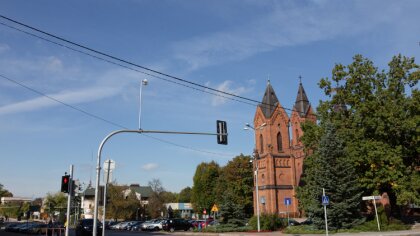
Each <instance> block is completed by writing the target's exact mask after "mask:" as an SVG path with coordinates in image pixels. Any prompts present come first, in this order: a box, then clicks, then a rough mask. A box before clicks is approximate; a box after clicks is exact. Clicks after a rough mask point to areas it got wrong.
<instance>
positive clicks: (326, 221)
mask: <svg viewBox="0 0 420 236" xmlns="http://www.w3.org/2000/svg"><path fill="white" fill-rule="evenodd" d="M322 196H324V197H325V188H322ZM324 217H325V235H327V236H328V219H327V205H326V204H324Z"/></svg>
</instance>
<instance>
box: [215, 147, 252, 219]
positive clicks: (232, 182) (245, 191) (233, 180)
mask: <svg viewBox="0 0 420 236" xmlns="http://www.w3.org/2000/svg"><path fill="white" fill-rule="evenodd" d="M250 160H251V157H250V156H244V155H243V154H240V155H239V156H236V157H235V158H233V159H232V160H231V161H229V162H228V163H227V165H226V166H224V167H223V168H222V170H221V172H220V176H219V179H218V181H217V185H216V189H215V191H216V193H217V195H216V196H217V201H216V202H217V203H219V204H238V205H240V206H242V207H241V209H242V210H243V212H242V215H243V216H245V217H251V216H252V215H253V210H254V209H253V172H252V164H251V162H250ZM226 190H229V198H226ZM225 201H229V203H228V202H225Z"/></svg>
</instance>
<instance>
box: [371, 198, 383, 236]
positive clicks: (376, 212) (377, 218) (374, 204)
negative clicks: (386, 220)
mask: <svg viewBox="0 0 420 236" xmlns="http://www.w3.org/2000/svg"><path fill="white" fill-rule="evenodd" d="M373 206H374V207H375V214H376V221H377V222H378V230H379V231H381V226H380V225H379V217H378V210H377V209H376V200H375V196H373Z"/></svg>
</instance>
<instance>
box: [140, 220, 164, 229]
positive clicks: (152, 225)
mask: <svg viewBox="0 0 420 236" xmlns="http://www.w3.org/2000/svg"><path fill="white" fill-rule="evenodd" d="M140 228H141V230H144V231H146V230H161V229H162V220H150V221H146V222H144V223H143V224H141V227H140Z"/></svg>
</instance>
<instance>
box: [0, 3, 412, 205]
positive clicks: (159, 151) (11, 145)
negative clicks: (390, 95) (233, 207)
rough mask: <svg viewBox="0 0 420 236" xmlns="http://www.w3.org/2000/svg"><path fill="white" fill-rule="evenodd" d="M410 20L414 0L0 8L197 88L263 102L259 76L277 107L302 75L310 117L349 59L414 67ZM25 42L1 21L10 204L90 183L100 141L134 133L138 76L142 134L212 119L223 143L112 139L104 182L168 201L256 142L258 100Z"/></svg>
mask: <svg viewBox="0 0 420 236" xmlns="http://www.w3.org/2000/svg"><path fill="white" fill-rule="evenodd" d="M418 9H420V2H419V1H414V0H413V1H410V0H405V1H383V0H380V1H365V0H363V1H327V0H312V1H309V0H308V1H303V0H297V1H287V0H284V1H269V0H267V1H260V0H230V1H222V0H215V1H194V0H183V1H180V0H172V1H165V0H162V1H154V0H142V1H139V0H121V1H108V0H106V1H81V0H75V1H71V2H68V1H51V0H38V1H23V0H3V1H1V2H0V14H1V15H2V16H5V17H8V18H11V19H13V20H16V21H19V22H21V23H24V24H27V25H29V26H32V27H35V28H37V29H40V30H43V31H46V32H48V33H50V34H54V35H57V36H59V37H62V38H64V39H66V40H69V41H72V42H76V43H78V44H80V45H84V46H87V47H89V48H92V49H95V50H97V51H101V52H104V53H107V54H109V55H112V56H114V57H118V58H121V59H124V60H126V61H129V62H132V63H135V64H137V65H141V66H144V67H147V68H150V69H153V70H155V71H159V72H162V73H165V74H169V75H172V76H175V77H178V78H181V79H184V80H187V81H191V82H193V83H196V84H200V85H203V86H207V87H210V88H214V89H218V90H222V91H225V92H229V93H233V94H236V95H239V96H242V97H246V98H249V99H252V100H257V101H261V100H262V97H263V94H264V91H265V87H266V85H267V81H268V79H269V80H270V83H271V85H272V86H273V88H274V89H275V91H276V95H277V97H278V99H279V101H280V103H281V105H282V106H283V107H285V108H292V107H293V105H294V101H295V99H296V95H297V89H298V85H299V76H301V77H302V84H303V86H304V88H305V90H306V93H307V95H308V98H309V100H310V102H311V104H312V106H313V107H314V108H316V107H317V106H318V104H319V101H320V100H325V99H328V98H327V97H326V96H324V95H323V92H322V90H321V89H320V88H319V86H318V82H319V80H320V79H321V78H327V77H328V78H330V77H331V71H332V69H333V67H334V65H335V64H338V63H341V64H344V65H347V64H349V63H351V61H352V57H353V56H354V55H356V54H362V55H363V56H365V57H367V58H369V59H370V60H372V61H373V62H374V64H375V66H377V67H378V68H380V69H386V68H387V63H388V62H389V61H390V60H391V58H392V56H394V55H397V54H402V55H404V56H409V57H416V58H418V57H419V54H420V27H419V25H418V23H419V22H420V14H418ZM16 28H17V29H18V30H16ZM19 30H20V31H19ZM22 30H25V31H26V32H27V33H24V32H22ZM28 33H32V34H34V33H35V32H34V31H32V30H29V29H27V28H24V27H21V26H19V25H16V24H15V23H12V22H10V21H8V20H5V19H4V18H0V184H2V185H4V188H6V189H8V190H9V191H11V192H12V193H13V194H14V195H15V196H21V197H32V198H35V197H43V196H45V195H46V194H47V193H55V192H58V191H59V190H60V181H61V176H62V175H63V174H64V172H69V169H70V165H73V166H74V179H78V180H79V181H80V182H82V183H83V185H82V186H84V187H86V186H87V185H88V184H89V182H92V183H93V184H94V183H95V176H96V172H95V168H96V162H97V152H98V148H99V144H100V143H101V141H102V140H103V139H104V138H105V137H106V136H107V135H108V134H110V133H111V132H113V131H115V130H119V129H121V128H122V127H124V128H125V129H138V128H139V127H138V126H139V125H138V121H139V108H140V102H139V101H140V84H141V81H142V80H144V79H147V80H148V85H147V86H143V88H142V96H141V97H142V103H141V124H142V125H141V126H142V128H143V129H144V130H160V131H184V132H209V133H215V132H216V120H224V121H226V122H227V127H228V133H229V138H228V142H229V143H228V145H226V146H225V145H218V144H217V142H216V137H215V136H204V135H168V134H148V135H147V136H145V135H139V134H127V133H122V134H118V135H115V136H113V137H112V138H110V139H109V140H108V141H107V143H106V144H105V145H104V147H103V151H102V156H101V165H103V162H104V161H105V160H106V159H112V160H114V161H115V163H116V165H115V169H114V171H113V176H112V179H113V180H114V181H116V182H117V183H119V184H134V183H137V184H140V185H142V186H144V185H147V184H148V182H149V181H151V180H152V179H159V180H160V181H161V183H162V185H163V187H164V188H165V189H166V190H168V191H172V192H179V191H180V190H182V189H183V188H185V187H188V186H189V187H191V186H192V185H193V176H194V173H195V169H196V167H197V165H198V164H200V163H202V162H210V161H215V162H217V163H218V164H219V165H220V166H224V165H226V163H227V162H228V161H230V160H232V159H233V158H234V157H235V156H237V155H239V154H241V153H243V154H245V155H250V154H251V152H252V149H253V145H254V134H253V132H252V131H245V130H244V129H243V127H244V125H245V123H251V124H252V122H253V119H254V114H255V111H256V106H255V103H252V104H248V103H249V102H246V103H244V102H243V100H242V102H238V101H236V100H232V99H226V98H224V97H221V96H215V95H212V94H209V92H210V90H208V89H199V90H197V89H192V88H191V87H194V86H191V85H188V86H189V87H187V86H182V85H179V84H176V83H173V82H174V81H175V80H173V79H170V78H167V77H164V76H159V77H156V76H150V75H148V74H145V73H141V72H145V71H144V70H138V69H136V70H137V71H135V70H132V69H127V68H126V67H129V68H133V67H132V66H127V65H126V64H124V65H125V67H121V66H118V65H116V64H115V63H109V62H106V61H104V60H100V59H97V58H95V57H92V56H89V55H86V54H83V53H80V52H77V51H74V50H71V49H69V48H68V47H63V46H60V45H57V44H54V43H51V42H48V41H45V40H43V39H40V38H37V37H34V36H32V35H30V34H28ZM38 35H40V34H38ZM44 37H45V36H44ZM46 38H47V39H50V40H52V39H51V38H49V37H46ZM54 41H56V42H59V41H57V40H54ZM61 43H62V42H61ZM62 44H64V45H67V46H69V45H68V44H65V43H62ZM74 48H76V47H74ZM82 51H83V50H82ZM114 62H115V61H114ZM121 64H123V63H121ZM138 71H141V72H138ZM148 73H149V72H148ZM151 74H153V73H151ZM162 78H165V79H166V80H164V79H162ZM167 80H169V81H172V82H168V81H167ZM13 81H14V82H13ZM184 85H185V84H184ZM195 88H197V87H195ZM203 90H204V92H203ZM288 113H290V112H289V111H288ZM101 175H102V173H101ZM101 181H102V178H101Z"/></svg>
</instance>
